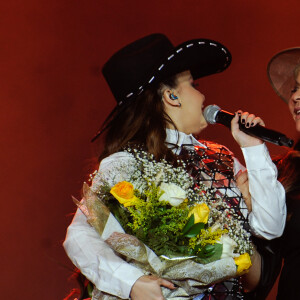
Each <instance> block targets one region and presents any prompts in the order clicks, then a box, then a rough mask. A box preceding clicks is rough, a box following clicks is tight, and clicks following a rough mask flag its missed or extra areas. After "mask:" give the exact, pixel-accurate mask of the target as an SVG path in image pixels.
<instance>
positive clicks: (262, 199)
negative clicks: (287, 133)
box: [236, 144, 286, 240]
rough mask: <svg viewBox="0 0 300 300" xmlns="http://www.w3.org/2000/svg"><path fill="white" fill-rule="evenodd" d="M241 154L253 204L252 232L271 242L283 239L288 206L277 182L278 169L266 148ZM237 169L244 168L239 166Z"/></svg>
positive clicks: (260, 147)
mask: <svg viewBox="0 0 300 300" xmlns="http://www.w3.org/2000/svg"><path fill="white" fill-rule="evenodd" d="M242 152H243V155H244V158H245V162H246V167H247V171H248V180H249V191H250V194H251V200H252V212H251V213H250V214H249V223H250V226H251V229H252V232H253V234H254V235H256V236H258V237H262V238H265V239H268V240H271V239H274V238H276V237H280V236H281V235H282V233H283V230H284V227H285V220H286V204H285V191H284V188H283V186H282V185H281V183H280V182H279V181H278V180H277V168H276V166H275V165H274V164H273V162H272V160H271V157H270V155H269V151H268V149H267V147H266V145H265V144H261V145H258V146H253V147H246V148H242ZM240 166H241V165H240ZM238 169H241V167H239V166H238V164H236V171H238Z"/></svg>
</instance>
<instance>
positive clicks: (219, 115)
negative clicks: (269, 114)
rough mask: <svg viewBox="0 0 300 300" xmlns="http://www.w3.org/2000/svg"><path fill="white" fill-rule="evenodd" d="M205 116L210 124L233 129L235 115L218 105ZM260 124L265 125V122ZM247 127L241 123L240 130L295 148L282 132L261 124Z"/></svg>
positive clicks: (212, 107) (206, 112) (204, 112)
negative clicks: (232, 123) (232, 122)
mask: <svg viewBox="0 0 300 300" xmlns="http://www.w3.org/2000/svg"><path fill="white" fill-rule="evenodd" d="M203 115H204V118H205V119H206V121H207V122H208V123H210V124H216V123H217V124H222V125H224V126H226V127H228V128H231V121H232V119H233V118H234V116H235V115H234V114H233V113H230V112H227V111H224V110H221V109H220V107H219V106H217V105H208V106H207V107H206V108H205V109H204V111H203ZM255 123H256V122H255ZM260 123H261V124H262V125H264V124H263V122H260ZM245 125H247V124H242V123H241V122H239V129H240V130H241V131H243V132H244V133H246V134H248V135H250V136H253V137H255V138H258V139H261V140H263V141H266V142H270V143H273V144H276V145H279V146H287V147H292V146H293V143H294V142H293V140H291V139H289V138H288V137H286V136H285V135H284V134H282V133H280V132H277V131H275V130H271V129H268V128H265V127H264V126H261V125H259V124H257V125H255V126H253V127H251V126H250V127H246V126H245ZM249 125H251V124H249Z"/></svg>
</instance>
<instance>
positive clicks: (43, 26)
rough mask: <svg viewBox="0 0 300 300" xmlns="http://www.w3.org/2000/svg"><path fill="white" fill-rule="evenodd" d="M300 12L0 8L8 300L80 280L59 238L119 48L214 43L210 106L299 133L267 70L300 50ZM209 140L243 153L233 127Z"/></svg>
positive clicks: (55, 295)
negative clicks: (276, 57)
mask: <svg viewBox="0 0 300 300" xmlns="http://www.w3.org/2000/svg"><path fill="white" fill-rule="evenodd" d="M299 13H300V7H299V0H286V1H279V0H272V1H260V0H252V1H241V0H231V1H218V0H215V1H204V0H174V1H164V0H152V1H136V0H127V1H124V0H115V1H109V0H86V1H83V0H81V1H80V0H72V1H70V0H69V1H67V0H51V1H43V0H27V1H21V0H11V1H1V4H0V40H1V43H0V74H1V75H0V76H1V80H0V86H1V89H0V97H1V98H0V99H1V110H0V114H1V116H0V124H1V137H0V139H1V148H0V149H1V156H0V160H1V165H0V170H1V186H2V188H1V219H0V223H1V224H0V228H1V248H0V249H1V250H0V251H1V255H0V257H1V261H2V262H1V275H0V276H1V280H0V282H1V299H10V300H17V299H31V300H35V299H43V300H54V299H63V298H64V296H65V295H66V294H67V292H68V291H69V289H70V288H71V287H72V286H74V285H75V282H70V281H68V277H69V276H70V275H71V271H72V268H73V267H72V264H71V263H70V262H69V261H68V258H67V257H66V255H65V254H64V251H63V248H62V241H63V240H64V236H65V231H66V228H67V226H68V224H69V223H70V222H71V219H72V215H71V213H73V212H74V211H75V206H74V204H73V203H72V200H71V195H74V196H76V197H77V198H79V197H80V189H81V186H82V182H83V181H84V180H86V178H87V174H88V173H89V172H90V171H91V170H93V169H94V168H95V167H96V165H95V159H94V158H95V156H96V149H95V147H94V146H93V145H92V144H91V143H90V139H91V137H92V136H93V135H94V133H95V132H96V131H97V129H98V127H99V126H100V124H101V123H102V122H103V120H104V118H105V116H106V115H107V114H108V113H109V112H110V110H111V109H112V108H113V107H114V100H113V97H112V95H111V94H110V91H109V89H108V87H107V85H106V83H105V81H104V79H103V77H102V75H101V67H102V65H103V64H104V62H105V61H106V60H107V59H108V58H109V56H110V55H111V54H112V53H113V52H114V51H116V50H117V49H119V48H120V47H122V46H124V45H125V44H127V43H128V42H131V41H133V40H135V39H137V38H139V37H141V36H143V35H146V34H149V33H153V32H162V33H165V34H166V35H168V37H169V38H170V39H171V40H172V42H173V43H174V44H179V43H181V42H183V41H185V40H187V39H193V38H198V37H203V38H211V39H216V40H218V41H220V42H222V43H224V44H225V45H226V46H227V47H228V48H229V50H230V51H231V53H232V56H233V61H232V65H231V66H230V68H229V69H228V70H227V71H225V72H224V73H221V74H218V75H216V76H212V77H208V78H205V79H201V80H199V83H200V85H199V88H200V90H201V91H202V92H203V93H204V94H205V95H206V104H213V103H216V104H218V105H219V106H220V107H221V108H223V109H226V110H229V111H235V110H237V109H238V108H241V109H243V110H248V111H251V112H254V113H256V114H257V115H260V116H262V117H263V119H264V120H265V123H266V124H267V126H268V127H270V128H273V129H275V130H279V131H282V132H284V133H286V134H287V135H289V136H291V137H296V132H295V129H294V124H293V121H292V120H291V118H290V116H289V113H288V111H287V107H286V105H285V104H284V103H283V102H282V101H281V100H280V99H279V98H278V97H277V96H276V95H275V93H274V92H273V90H272V89H271V87H270V85H269V83H268V79H267V75H266V66H267V63H268V60H269V59H270V58H271V56H272V55H273V54H274V53H275V52H277V51H279V50H281V49H283V48H288V47H293V46H299V45H300V41H299V38H298V37H299ZM203 137H204V138H208V139H211V140H215V141H218V142H220V143H223V144H225V145H227V146H229V147H230V148H231V149H233V150H234V151H235V152H236V153H237V156H238V157H239V158H241V153H240V150H239V149H238V147H237V146H236V145H235V143H234V142H233V140H232V138H231V136H230V134H229V132H228V131H227V129H226V128H223V127H222V126H218V125H214V126H211V127H210V128H208V129H207V131H206V132H205V133H204V134H203ZM269 149H270V151H271V153H272V154H274V155H276V154H278V153H280V152H282V151H283V149H279V147H276V146H270V148H269ZM275 292H276V291H275V289H274V291H273V296H270V298H269V299H275V298H274V297H275V296H274V295H275Z"/></svg>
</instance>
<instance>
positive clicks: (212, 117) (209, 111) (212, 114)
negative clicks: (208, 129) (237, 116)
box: [203, 104, 221, 124]
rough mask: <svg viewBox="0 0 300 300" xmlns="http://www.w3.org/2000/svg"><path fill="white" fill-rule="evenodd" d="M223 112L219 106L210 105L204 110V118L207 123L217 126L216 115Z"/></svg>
mask: <svg viewBox="0 0 300 300" xmlns="http://www.w3.org/2000/svg"><path fill="white" fill-rule="evenodd" d="M220 110H221V108H220V107H219V106H218V105H215V104H214V105H208V106H206V107H205V108H204V111H203V116H204V118H205V120H206V122H207V123H209V124H216V115H217V113H218V112H219V111H220Z"/></svg>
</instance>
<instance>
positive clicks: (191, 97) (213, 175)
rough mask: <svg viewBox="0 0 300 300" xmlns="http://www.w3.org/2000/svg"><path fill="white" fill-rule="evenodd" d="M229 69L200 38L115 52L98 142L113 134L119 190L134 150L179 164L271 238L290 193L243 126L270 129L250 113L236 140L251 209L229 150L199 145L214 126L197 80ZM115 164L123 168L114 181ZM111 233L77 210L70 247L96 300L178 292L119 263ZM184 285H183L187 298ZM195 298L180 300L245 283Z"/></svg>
mask: <svg viewBox="0 0 300 300" xmlns="http://www.w3.org/2000/svg"><path fill="white" fill-rule="evenodd" d="M230 62H231V55H230V53H229V51H228V50H227V49H226V48H225V47H224V46H223V45H221V44H220V43H218V42H216V41H212V40H207V39H196V40H191V41H187V42H185V43H183V44H181V45H179V46H177V47H174V46H173V45H172V44H171V42H170V41H169V40H168V39H167V38H166V36H164V35H162V34H152V35H149V36H146V37H144V38H141V39H139V40H137V41H135V42H133V43H131V44H129V45H128V46H126V47H124V48H122V49H121V50H120V51H118V52H117V53H115V54H114V55H113V56H112V57H111V58H110V59H109V60H108V62H107V63H106V64H105V65H104V67H103V75H104V77H105V79H106V81H107V82H108V84H109V86H110V89H111V91H112V93H113V95H114V97H115V99H116V100H117V106H116V108H115V109H114V110H113V112H112V113H111V114H110V116H109V117H108V118H107V120H106V122H105V123H104V125H103V127H102V130H101V131H100V132H99V134H97V136H96V138H97V137H98V136H99V135H100V134H102V132H106V136H105V143H104V150H103V152H102V155H101V157H100V159H101V163H100V167H99V172H100V173H101V174H102V176H104V177H105V180H106V181H107V182H109V184H110V185H111V186H113V185H114V184H115V183H116V182H119V181H122V180H126V178H127V177H126V176H127V172H128V169H129V167H130V155H129V153H128V152H126V151H124V149H125V148H127V147H131V148H134V147H140V148H142V149H144V150H146V151H147V152H148V153H150V154H152V155H153V156H154V158H155V159H156V160H157V161H159V160H161V159H165V160H166V161H168V162H170V163H172V164H173V165H176V164H177V161H178V159H181V160H183V161H185V162H186V165H185V166H186V169H187V171H188V172H189V174H191V175H192V176H193V180H194V182H195V185H198V186H199V184H201V183H203V182H204V181H205V184H209V185H210V186H211V187H213V188H215V189H216V191H217V193H218V195H221V197H222V199H223V201H224V202H226V203H228V204H229V203H230V205H231V207H232V208H233V209H234V210H235V211H236V214H237V215H238V216H239V219H240V220H242V221H243V224H244V227H245V228H248V230H250V231H251V233H252V234H254V235H256V236H258V237H261V238H266V239H272V238H275V237H278V236H280V235H281V234H282V231H283V228H284V224H285V214H286V213H285V199H284V191H283V188H282V186H281V184H280V183H279V182H278V181H277V179H276V175H277V173H276V168H275V166H274V165H273V163H272V161H271V159H270V156H269V154H268V150H267V148H266V146H265V144H264V143H263V142H262V141H261V140H259V139H256V138H253V137H250V136H248V135H246V134H244V133H243V132H241V131H240V130H239V124H238V121H239V117H240V118H241V120H242V123H244V124H245V126H254V125H256V124H261V125H264V123H263V121H262V120H261V119H260V118H258V117H255V116H254V115H253V114H249V113H247V112H242V111H239V112H237V113H236V115H235V117H234V118H233V120H232V134H233V137H234V139H235V140H236V141H237V142H238V144H239V145H240V146H241V148H242V151H243V154H244V157H245V161H246V164H247V167H248V178H249V186H250V192H251V196H250V197H251V202H252V207H251V208H250V207H248V209H247V203H246V202H245V200H244V199H243V197H242V195H241V193H240V191H239V190H238V189H237V187H236V184H235V180H234V178H235V175H236V174H237V173H238V172H239V171H244V170H245V169H244V167H243V166H242V165H241V164H240V163H239V162H238V161H237V159H236V158H234V157H233V155H232V153H231V152H230V151H229V150H228V149H227V148H225V147H224V146H222V145H218V144H215V143H212V142H206V141H198V140H196V139H195V137H194V136H199V134H200V132H201V131H202V130H203V129H204V128H205V127H206V126H207V123H206V120H205V118H204V116H203V114H202V108H203V103H204V100H205V98H204V95H203V94H202V93H201V92H200V91H198V90H197V89H196V88H195V84H194V80H196V79H198V78H200V77H204V76H208V75H211V74H215V73H218V72H222V71H223V70H225V69H226V68H227V67H228V66H229V64H230ZM137 145H138V146H137ZM116 165H119V166H120V165H122V166H124V167H123V168H122V169H120V168H119V171H118V172H116V171H115V170H116ZM99 184H100V183H99V178H98V177H97V175H96V176H95V177H94V179H93V183H92V186H91V189H92V190H94V191H96V190H97V188H98V186H99ZM247 196H249V195H247ZM246 198H247V197H245V199H246ZM249 225H250V226H249ZM249 228H250V229H249ZM105 230H107V232H103V235H102V237H100V236H99V234H98V233H97V232H96V231H95V230H94V229H93V228H92V227H91V226H89V224H88V223H87V219H86V216H85V215H84V214H83V213H82V212H81V211H80V210H77V212H76V215H75V217H74V219H73V221H72V224H71V225H70V226H69V228H68V233H67V237H66V240H65V242H64V247H65V249H66V252H67V254H68V256H69V257H70V259H71V260H72V262H73V263H74V264H75V265H76V266H77V267H78V268H79V269H80V270H81V272H82V273H83V274H84V275H85V276H86V277H87V278H88V279H89V280H90V281H91V282H92V283H93V284H94V286H95V289H94V291H96V292H95V293H94V298H93V299H119V298H121V299H128V298H129V297H131V299H133V300H136V299H143V300H146V299H163V296H162V292H161V287H165V288H167V289H170V290H173V289H177V287H175V286H174V284H173V283H172V282H171V281H169V280H165V279H162V278H160V277H159V276H156V275H151V274H148V273H147V274H145V273H144V272H143V271H142V270H141V269H139V268H138V267H137V266H133V265H132V264H130V262H129V261H125V260H124V259H122V257H120V256H119V255H116V254H115V252H114V251H113V250H112V249H111V248H110V247H109V245H108V244H107V243H105V241H104V240H105V239H106V238H108V237H109V236H110V234H111V233H112V232H113V231H114V229H113V228H111V229H108V228H107V227H105ZM105 230H104V231H105ZM252 264H253V266H252V267H251V268H250V271H249V273H248V274H247V275H245V278H246V280H247V281H246V283H247V284H248V286H249V288H253V287H254V286H255V285H256V284H257V281H258V280H259V274H260V258H259V255H258V254H257V253H256V252H255V254H254V256H253V258H252ZM224 272H225V269H224ZM224 277H226V276H225V275H224ZM185 283H186V281H183V282H182V283H180V282H178V281H177V285H180V284H181V285H180V287H181V288H182V289H184V287H185V285H184V284H185ZM195 291H197V289H196V288H195V290H194V291H191V292H190V294H186V295H185V297H184V298H182V299H220V297H221V298H222V299H242V298H243V292H244V288H243V286H242V281H241V280H240V278H239V277H238V278H234V279H229V280H226V281H223V282H221V283H217V284H208V286H207V289H206V291H204V292H203V293H201V295H198V296H197V292H195ZM97 293H98V294H97ZM96 294H97V295H98V296H97V295H96ZM198 294H199V293H198ZM112 295H113V296H112ZM97 297H98V298H97ZM110 297H111V298H110ZM168 299H172V298H168ZM180 299H181V298H180Z"/></svg>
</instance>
